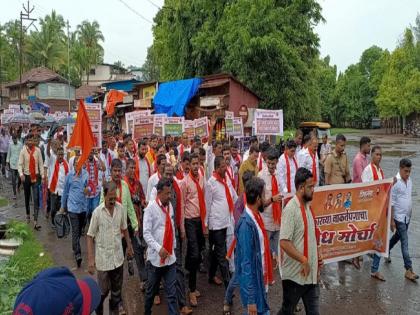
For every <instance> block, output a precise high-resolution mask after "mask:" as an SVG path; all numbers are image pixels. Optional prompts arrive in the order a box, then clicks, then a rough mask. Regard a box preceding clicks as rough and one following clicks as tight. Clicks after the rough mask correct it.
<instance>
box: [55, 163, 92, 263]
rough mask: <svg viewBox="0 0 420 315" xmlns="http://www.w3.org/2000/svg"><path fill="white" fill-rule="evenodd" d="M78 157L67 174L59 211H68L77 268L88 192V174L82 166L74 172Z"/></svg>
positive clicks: (80, 253)
mask: <svg viewBox="0 0 420 315" xmlns="http://www.w3.org/2000/svg"><path fill="white" fill-rule="evenodd" d="M78 160H79V159H78V158H75V159H74V165H73V166H74V169H73V171H71V172H70V173H69V174H67V176H66V179H65V182H64V189H63V196H62V198H61V209H60V212H61V213H63V212H68V213H69V217H70V224H71V244H72V249H73V254H74V259H75V260H76V264H77V268H80V266H81V265H82V251H81V247H80V237H81V236H82V229H83V227H84V225H85V220H86V208H87V199H86V194H87V193H88V180H89V175H88V173H87V172H86V170H85V169H84V168H82V169H80V171H79V172H76V169H75V167H76V165H77V162H78Z"/></svg>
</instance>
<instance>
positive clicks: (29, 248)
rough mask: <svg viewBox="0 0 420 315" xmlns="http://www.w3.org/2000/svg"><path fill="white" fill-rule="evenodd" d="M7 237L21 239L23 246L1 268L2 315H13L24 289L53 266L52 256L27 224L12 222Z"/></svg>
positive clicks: (0, 312) (0, 304) (0, 308)
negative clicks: (42, 271) (19, 294)
mask: <svg viewBox="0 0 420 315" xmlns="http://www.w3.org/2000/svg"><path fill="white" fill-rule="evenodd" d="M7 236H8V237H15V238H21V239H22V240H23V244H22V245H21V246H20V247H19V248H18V249H17V251H16V253H15V255H14V256H12V257H11V258H10V260H9V261H8V262H7V263H5V264H4V265H3V266H0V314H11V313H12V309H13V305H14V302H15V299H16V296H17V295H18V293H19V292H20V290H21V289H22V287H23V286H24V285H25V284H26V283H27V282H28V281H30V280H31V279H32V278H33V277H34V276H35V275H36V274H37V273H38V272H40V271H41V270H44V269H46V268H48V267H51V266H53V261H52V259H51V256H50V255H49V254H47V253H45V251H44V248H43V247H42V245H41V244H40V243H39V242H38V241H37V240H36V238H35V236H34V234H33V231H32V230H31V229H30V228H29V227H28V226H27V225H26V224H25V223H22V222H18V221H12V222H11V223H10V224H9V226H8V230H7Z"/></svg>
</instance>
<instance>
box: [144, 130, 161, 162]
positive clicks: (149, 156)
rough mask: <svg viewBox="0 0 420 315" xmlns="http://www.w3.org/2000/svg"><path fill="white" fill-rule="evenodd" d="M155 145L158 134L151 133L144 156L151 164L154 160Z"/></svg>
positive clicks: (155, 154)
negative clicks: (147, 149)
mask: <svg viewBox="0 0 420 315" xmlns="http://www.w3.org/2000/svg"><path fill="white" fill-rule="evenodd" d="M157 145H158V136H157V135H152V136H151V137H150V141H149V151H147V154H146V158H147V160H148V161H149V163H150V165H153V164H154V163H155V162H156V156H157V152H156V151H157Z"/></svg>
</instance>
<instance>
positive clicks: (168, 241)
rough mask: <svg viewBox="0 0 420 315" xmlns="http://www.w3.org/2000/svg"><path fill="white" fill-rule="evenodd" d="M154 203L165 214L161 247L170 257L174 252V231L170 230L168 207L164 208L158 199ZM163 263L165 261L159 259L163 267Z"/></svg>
mask: <svg viewBox="0 0 420 315" xmlns="http://www.w3.org/2000/svg"><path fill="white" fill-rule="evenodd" d="M156 203H157V204H158V205H159V207H160V208H161V209H162V211H163V213H165V232H164V234H163V244H162V247H163V248H164V249H166V251H167V252H168V253H169V255H172V254H173V250H174V231H173V229H172V223H171V217H170V216H169V206H166V207H164V206H163V205H162V203H161V202H160V200H159V199H158V198H156ZM164 263H165V259H163V258H161V259H160V264H161V265H163V264H164Z"/></svg>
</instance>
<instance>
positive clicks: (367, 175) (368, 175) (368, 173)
mask: <svg viewBox="0 0 420 315" xmlns="http://www.w3.org/2000/svg"><path fill="white" fill-rule="evenodd" d="M372 165H373V164H372V163H369V164H368V166H366V167H365V169H364V170H363V172H362V183H369V182H373V172H372ZM374 167H375V168H376V171H377V173H378V180H382V179H384V178H383V177H382V173H381V171H380V169H378V168H377V167H376V166H374Z"/></svg>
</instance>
